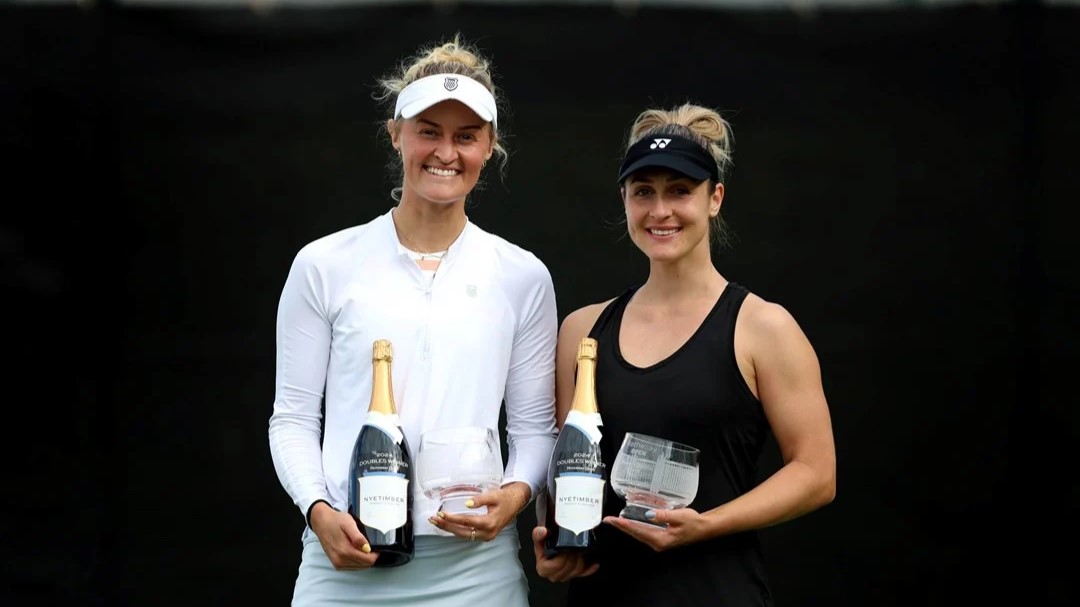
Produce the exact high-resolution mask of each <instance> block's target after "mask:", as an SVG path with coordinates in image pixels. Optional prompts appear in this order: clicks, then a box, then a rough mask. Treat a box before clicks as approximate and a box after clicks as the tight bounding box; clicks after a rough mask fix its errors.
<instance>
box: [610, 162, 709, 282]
mask: <svg viewBox="0 0 1080 607" xmlns="http://www.w3.org/2000/svg"><path fill="white" fill-rule="evenodd" d="M622 195H623V205H624V206H625V208H626V225H627V230H628V231H629V233H630V238H631V239H632V240H633V241H634V244H636V245H637V247H638V248H639V249H641V251H642V252H643V253H645V255H646V256H647V257H648V258H649V259H650V260H651V261H654V262H670V261H676V260H678V259H682V258H683V257H686V256H687V255H688V254H689V253H690V252H691V251H695V250H697V249H699V248H703V249H704V251H705V254H706V257H708V250H709V222H710V220H711V219H712V218H714V217H716V215H717V214H718V213H719V212H720V204H721V203H722V202H723V199H724V186H723V184H716V187H715V188H713V187H711V185H710V182H709V181H708V180H705V181H695V180H693V179H690V178H689V177H687V176H685V175H683V174H681V173H676V172H674V171H670V170H667V169H646V170H642V171H638V172H637V173H634V174H633V175H631V176H630V177H629V178H627V180H626V181H625V182H624V184H623V187H622Z"/></svg>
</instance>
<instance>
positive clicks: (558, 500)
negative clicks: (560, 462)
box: [555, 474, 604, 533]
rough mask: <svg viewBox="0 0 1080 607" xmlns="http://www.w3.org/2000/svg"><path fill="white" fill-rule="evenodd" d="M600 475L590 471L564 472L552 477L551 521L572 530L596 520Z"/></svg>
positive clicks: (601, 496) (578, 530)
mask: <svg viewBox="0 0 1080 607" xmlns="http://www.w3.org/2000/svg"><path fill="white" fill-rule="evenodd" d="M603 505H604V479H602V478H600V477H599V476H596V475H593V474H564V475H562V476H559V477H556V478H555V522H556V523H558V524H559V526H560V527H562V528H563V529H569V530H570V531H573V532H574V533H581V532H583V531H588V530H589V529H592V528H593V527H596V526H597V525H599V524H600V519H601V518H602V514H603Z"/></svg>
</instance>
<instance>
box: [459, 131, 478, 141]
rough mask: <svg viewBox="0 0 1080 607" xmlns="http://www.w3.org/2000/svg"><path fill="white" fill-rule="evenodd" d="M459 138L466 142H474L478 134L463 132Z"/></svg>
mask: <svg viewBox="0 0 1080 607" xmlns="http://www.w3.org/2000/svg"><path fill="white" fill-rule="evenodd" d="M458 140H459V141H463V142H465V143H472V142H474V141H476V135H475V134H474V133H461V134H460V135H458Z"/></svg>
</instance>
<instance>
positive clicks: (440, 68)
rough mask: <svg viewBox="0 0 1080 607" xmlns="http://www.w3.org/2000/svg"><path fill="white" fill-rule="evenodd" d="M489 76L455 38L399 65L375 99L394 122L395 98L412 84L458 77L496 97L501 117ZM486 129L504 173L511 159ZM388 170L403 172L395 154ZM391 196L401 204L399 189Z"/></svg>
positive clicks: (479, 58) (486, 63) (470, 48)
mask: <svg viewBox="0 0 1080 607" xmlns="http://www.w3.org/2000/svg"><path fill="white" fill-rule="evenodd" d="M492 72H493V69H492V65H491V61H490V60H489V59H487V58H485V57H484V56H483V55H482V54H481V53H480V51H479V50H478V49H477V48H476V46H474V45H472V44H470V43H468V42H464V41H463V40H462V39H461V34H454V37H453V38H452V39H451V40H449V41H447V42H442V43H439V44H435V45H430V46H426V47H423V48H421V49H420V50H419V51H417V52H416V53H415V54H413V55H412V56H410V57H408V58H406V59H404V60H403V61H401V63H400V64H399V65H398V67H397V69H396V70H395V71H394V73H392V74H390V75H387V76H383V77H382V78H379V80H378V87H379V90H380V92H378V93H376V94H375V95H374V97H375V99H377V100H378V101H380V102H383V103H384V104H386V105H387V106H388V110H389V113H390V118H391V120H394V115H393V112H394V102H395V101H397V96H398V94H400V93H401V91H402V90H404V88H405V87H406V86H408V85H409V84H410V83H412V82H413V81H414V80H417V79H419V78H424V77H425V76H432V75H435V74H461V75H462V76H467V77H469V78H472V79H473V80H475V81H477V82H479V83H480V84H482V85H484V86H485V87H487V89H488V90H489V91H491V95H492V96H493V97H495V103H496V106H497V107H498V110H499V114H500V115H503V114H504V113H506V112H505V111H504V108H503V104H504V102H503V100H502V97H501V91H500V90H499V89H498V88H497V87H496V86H495V83H494V80H493V78H492ZM395 124H397V121H395ZM488 127H489V128H490V129H491V139H492V141H493V148H494V149H493V151H494V154H495V156H496V157H497V158H498V165H499V169H500V171H503V170H505V168H506V162H507V160H508V159H509V157H510V156H509V153H508V152H507V149H506V144H505V143H504V142H503V139H504V137H502V136H501V135H500V134H499V131H498V129H497V127H496V126H495V125H494V124H492V123H488ZM390 166H391V168H392V169H394V170H396V171H397V172H399V173H402V172H403V171H404V167H402V165H401V157H400V156H398V155H397V154H391V160H390ZM476 187H477V189H480V188H482V184H481V183H477V186H476ZM390 195H391V197H392V198H393V199H394V200H400V199H401V187H400V186H398V187H395V188H394V189H393V190H392V191H391V193H390Z"/></svg>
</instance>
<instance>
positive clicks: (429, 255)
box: [394, 209, 469, 259]
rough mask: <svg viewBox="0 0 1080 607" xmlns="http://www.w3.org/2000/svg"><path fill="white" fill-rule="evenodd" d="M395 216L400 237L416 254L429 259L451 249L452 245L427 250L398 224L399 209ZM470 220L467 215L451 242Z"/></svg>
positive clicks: (436, 257) (395, 224)
mask: <svg viewBox="0 0 1080 607" xmlns="http://www.w3.org/2000/svg"><path fill="white" fill-rule="evenodd" d="M394 217H395V221H394V229H395V231H397V235H398V238H400V239H401V240H402V241H403V244H404V245H405V247H406V248H407V249H409V250H410V251H412V252H413V253H416V254H418V255H420V258H421V259H428V258H431V259H442V258H443V257H444V256H445V255H446V252H447V251H448V250H449V249H450V245H447V246H445V247H442V248H441V250H435V251H429V250H426V247H421V246H418V245H417V244H416V241H414V240H413V239H412V238H409V237H408V236H407V235H406V234H405V231H404V230H402V229H401V228H400V227H399V226H398V224H397V221H396V217H397V209H395V210H394ZM468 222H469V218H468V217H466V218H465V221H464V222H463V223H462V224H461V228H460V229H459V230H458V231H457V234H455V235H454V238H453V239H452V240H451V241H450V243H451V244H453V242H454V240H457V237H458V236H459V235H461V232H462V230H464V229H465V224H466V223H468Z"/></svg>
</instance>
